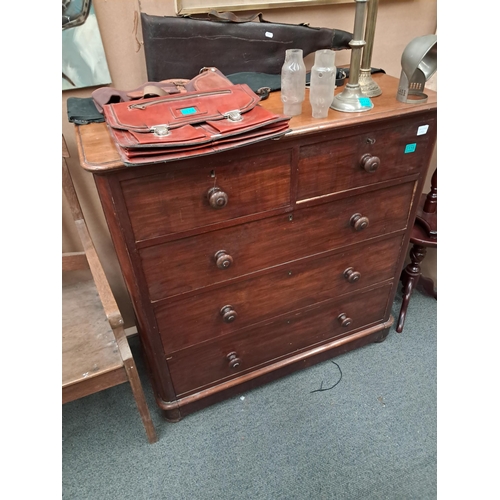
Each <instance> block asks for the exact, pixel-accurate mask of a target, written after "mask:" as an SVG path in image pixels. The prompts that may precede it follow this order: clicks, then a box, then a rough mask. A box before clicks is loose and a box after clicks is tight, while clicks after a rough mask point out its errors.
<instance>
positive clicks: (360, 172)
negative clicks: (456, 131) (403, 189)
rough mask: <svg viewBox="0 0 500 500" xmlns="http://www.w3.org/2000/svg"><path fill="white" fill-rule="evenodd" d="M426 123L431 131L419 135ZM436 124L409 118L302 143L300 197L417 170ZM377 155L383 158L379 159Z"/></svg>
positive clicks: (391, 177)
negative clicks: (395, 124)
mask: <svg viewBox="0 0 500 500" xmlns="http://www.w3.org/2000/svg"><path fill="white" fill-rule="evenodd" d="M425 125H429V130H428V131H427V133H426V134H423V135H417V131H418V130H419V127H420V126H425ZM431 127H432V128H431ZM434 127H435V122H434V120H432V121H429V120H425V121H422V122H417V123H415V122H414V121H413V122H412V123H408V122H406V123H403V124H402V125H401V126H399V127H394V128H387V129H374V130H373V131H369V132H366V133H364V134H360V135H356V136H352V137H347V138H343V139H336V140H330V141H323V142H318V143H315V144H310V145H307V146H303V147H301V148H300V155H299V179H298V194H297V199H298V200H305V199H309V198H314V197H316V196H322V195H326V194H330V193H335V192H338V191H345V190H347V189H352V188H356V187H360V186H365V185H369V184H375V183H377V182H381V181H385V180H389V179H394V178H398V177H403V176H405V175H408V174H412V173H416V172H417V171H418V169H419V168H421V167H422V166H423V160H424V158H425V156H426V149H427V143H428V142H429V138H430V137H431V135H433V134H432V133H431V132H433V129H434ZM420 130H422V129H420ZM412 144H414V145H415V146H411V145H412ZM407 146H408V148H407ZM413 148H415V149H414V151H413V152H407V153H405V149H407V150H408V151H412V150H413ZM365 155H369V156H365ZM375 157H376V158H378V159H379V160H380V161H379V162H377V160H376V158H375ZM363 161H364V162H365V163H363ZM377 164H378V167H377ZM363 165H365V166H366V168H367V169H368V170H370V168H375V167H376V170H375V171H373V172H371V171H366V170H365V168H363Z"/></svg>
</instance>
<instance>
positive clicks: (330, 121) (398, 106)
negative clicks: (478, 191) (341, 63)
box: [75, 73, 437, 173]
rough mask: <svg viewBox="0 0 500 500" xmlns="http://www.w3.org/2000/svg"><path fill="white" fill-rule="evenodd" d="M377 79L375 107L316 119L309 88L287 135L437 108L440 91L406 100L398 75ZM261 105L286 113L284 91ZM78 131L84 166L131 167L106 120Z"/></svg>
mask: <svg viewBox="0 0 500 500" xmlns="http://www.w3.org/2000/svg"><path fill="white" fill-rule="evenodd" d="M373 79H374V80H375V81H376V82H377V84H378V85H379V86H380V88H381V89H382V95H380V96H378V97H376V98H373V99H372V101H373V103H374V108H373V109H372V110H370V111H367V112H362V113H342V112H339V111H335V110H333V109H330V110H329V111H328V117H327V118H321V119H315V118H313V117H312V111H311V106H310V104H309V100H308V99H309V95H308V92H306V99H305V101H304V103H303V108H302V114H301V115H299V116H295V117H293V118H292V119H291V120H290V129H291V130H290V132H288V133H287V134H286V137H291V138H293V137H302V136H306V135H308V134H314V133H319V132H327V131H330V130H336V129H341V128H346V127H352V126H358V125H359V126H361V125H366V124H370V123H371V122H376V121H379V120H385V119H391V118H397V117H402V116H406V115H408V116H411V115H412V114H415V113H419V112H425V111H432V110H436V109H437V93H436V92H434V91H432V90H429V89H426V90H425V91H426V94H427V95H428V101H427V102H426V103H421V104H406V103H402V102H399V101H398V100H397V99H396V94H397V90H398V83H399V80H398V79H397V78H394V77H391V76H388V75H385V74H382V73H377V74H374V75H373ZM342 90H343V87H339V88H337V89H336V93H340V92H342ZM260 105H261V106H263V107H264V108H266V109H269V110H270V111H273V112H275V113H282V111H283V105H282V102H281V94H280V92H272V93H271V94H270V95H269V98H268V99H266V100H265V101H262V102H261V103H260ZM75 133H76V140H77V145H78V153H79V156H80V163H81V165H82V167H83V168H84V169H86V170H89V171H91V172H93V173H106V172H110V171H115V170H121V169H124V168H131V167H126V166H125V165H124V164H123V163H122V162H121V160H120V157H119V155H118V152H117V151H116V148H115V146H114V144H113V141H112V139H111V137H110V135H109V133H108V131H107V127H106V124H105V123H92V124H89V125H75ZM133 168H136V167H133ZM138 168H141V167H138Z"/></svg>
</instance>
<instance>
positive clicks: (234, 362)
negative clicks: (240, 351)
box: [226, 352, 241, 369]
mask: <svg viewBox="0 0 500 500" xmlns="http://www.w3.org/2000/svg"><path fill="white" fill-rule="evenodd" d="M226 358H227V359H228V360H229V368H233V369H234V368H238V367H239V366H240V365H241V359H240V358H238V355H237V354H236V353H235V352H230V353H229V354H228V355H227V356H226Z"/></svg>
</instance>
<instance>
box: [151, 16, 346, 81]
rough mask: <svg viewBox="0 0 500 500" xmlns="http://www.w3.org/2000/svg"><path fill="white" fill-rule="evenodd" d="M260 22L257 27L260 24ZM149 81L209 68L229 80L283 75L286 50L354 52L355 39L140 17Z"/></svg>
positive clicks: (300, 28) (231, 20) (253, 24)
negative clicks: (235, 76)
mask: <svg viewBox="0 0 500 500" xmlns="http://www.w3.org/2000/svg"><path fill="white" fill-rule="evenodd" d="M257 17H258V18H259V21H255V19H256V18H257ZM141 22H142V34H143V40H144V51H145V56H146V68H147V74H148V80H150V81H160V80H165V79H168V78H188V79H190V78H193V77H194V76H196V75H197V74H198V73H199V71H200V69H201V68H203V67H205V66H215V67H217V68H218V69H219V70H220V71H222V73H224V74H225V75H230V74H233V73H241V72H252V73H255V72H256V73H267V74H280V73H281V67H282V66H283V62H284V60H285V51H286V50H287V49H292V48H295V49H297V48H298V49H302V50H303V52H304V57H305V56H306V55H308V54H310V53H312V52H314V51H316V50H319V49H333V50H343V49H350V46H349V42H350V41H351V39H352V33H349V32H347V31H343V30H335V29H330V28H312V27H309V26H306V25H294V24H282V23H271V22H267V21H265V20H264V19H263V18H262V15H261V14H256V15H254V16H250V17H248V18H243V17H238V16H236V15H234V14H233V13H231V12H226V13H218V12H215V11H211V12H210V13H209V14H207V15H206V16H205V17H204V18H194V17H172V16H152V15H149V14H145V13H142V14H141Z"/></svg>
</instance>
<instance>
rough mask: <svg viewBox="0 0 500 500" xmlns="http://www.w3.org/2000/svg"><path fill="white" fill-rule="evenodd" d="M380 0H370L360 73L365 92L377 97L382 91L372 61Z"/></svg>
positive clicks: (360, 82) (360, 80) (362, 87)
mask: <svg viewBox="0 0 500 500" xmlns="http://www.w3.org/2000/svg"><path fill="white" fill-rule="evenodd" d="M377 14H378V0H368V8H367V11H366V28H365V42H366V45H365V46H364V48H363V59H362V61H361V69H360V75H359V84H360V85H361V90H362V91H363V94H365V95H367V96H369V97H376V96H378V95H380V94H381V93H382V90H381V89H380V87H379V86H378V85H377V84H376V83H375V82H374V81H373V78H372V74H371V62H372V53H373V40H374V38H375V26H376V24H377Z"/></svg>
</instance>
